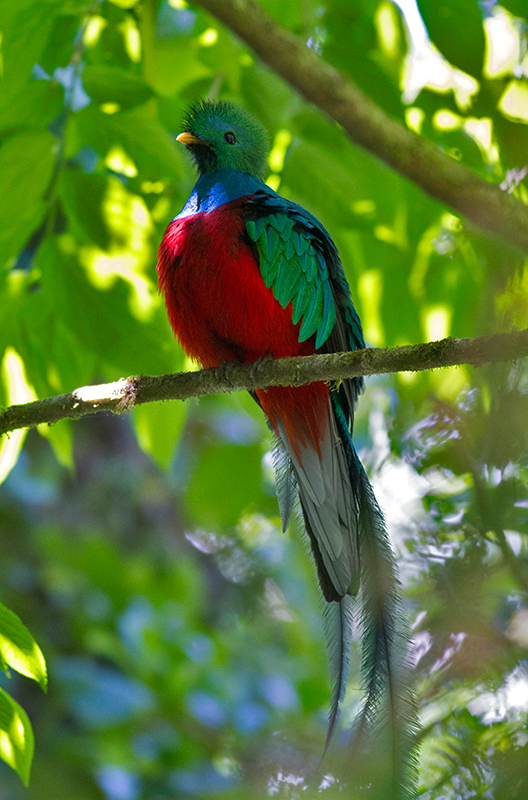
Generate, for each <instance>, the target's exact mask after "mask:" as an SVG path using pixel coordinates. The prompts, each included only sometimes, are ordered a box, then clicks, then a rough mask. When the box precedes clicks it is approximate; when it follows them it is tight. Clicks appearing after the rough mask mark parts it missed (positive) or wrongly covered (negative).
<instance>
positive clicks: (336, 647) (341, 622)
mask: <svg viewBox="0 0 528 800" xmlns="http://www.w3.org/2000/svg"><path fill="white" fill-rule="evenodd" d="M353 616H354V598H353V597H351V596H350V595H345V596H344V597H342V598H341V599H340V600H339V601H338V602H334V603H326V604H325V607H324V610H323V624H324V628H325V638H326V650H327V654H328V663H329V665H330V673H331V674H330V677H331V681H332V697H331V700H330V714H329V716H328V730H327V734H326V742H325V748H324V753H323V755H324V754H325V753H326V751H327V750H328V747H329V746H330V742H331V741H332V737H333V735H334V731H335V726H336V723H337V720H338V719H339V713H340V709H341V703H342V702H343V700H344V697H345V692H346V688H347V682H348V671H349V667H350V647H351V645H352V623H353Z"/></svg>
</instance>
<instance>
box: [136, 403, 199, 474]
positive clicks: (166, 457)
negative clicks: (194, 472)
mask: <svg viewBox="0 0 528 800" xmlns="http://www.w3.org/2000/svg"><path fill="white" fill-rule="evenodd" d="M187 410H188V404H186V403H182V402H181V401H177V400H175V401H173V402H159V403H146V404H145V405H142V406H136V408H134V413H133V415H132V420H133V423H134V428H135V430H136V435H137V438H138V442H139V445H140V447H141V448H142V450H144V452H145V453H148V455H149V456H151V457H152V458H153V459H154V461H155V462H156V463H157V464H159V466H160V467H162V469H167V467H168V466H169V464H170V463H171V461H172V458H173V456H174V451H175V449H176V446H177V444H178V442H179V440H180V436H181V433H182V430H183V425H184V422H185V420H186V418H187Z"/></svg>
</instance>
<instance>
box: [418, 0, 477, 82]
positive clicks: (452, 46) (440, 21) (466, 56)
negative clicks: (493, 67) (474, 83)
mask: <svg viewBox="0 0 528 800" xmlns="http://www.w3.org/2000/svg"><path fill="white" fill-rule="evenodd" d="M418 7H419V9H420V14H421V15H422V19H423V21H424V22H425V25H426V27H427V30H428V32H429V36H430V38H431V41H432V42H433V44H435V45H436V47H437V48H438V49H439V50H440V52H441V53H442V55H443V56H444V58H446V59H447V60H448V61H449V62H450V63H451V64H453V65H454V66H455V67H458V68H459V69H461V70H463V71H464V72H467V73H469V74H470V75H473V76H474V77H475V78H478V79H480V78H481V75H482V66H483V63H484V49H485V39H484V28H483V24H482V13H481V11H480V8H479V4H478V2H477V0H418Z"/></svg>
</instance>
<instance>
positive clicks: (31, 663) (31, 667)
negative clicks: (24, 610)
mask: <svg viewBox="0 0 528 800" xmlns="http://www.w3.org/2000/svg"><path fill="white" fill-rule="evenodd" d="M0 654H1V655H2V658H3V660H4V661H5V663H6V664H8V666H10V667H12V668H13V669H15V670H16V671H17V672H20V674H21V675H25V676H26V677H27V678H33V680H35V681H37V683H39V684H40V686H41V687H42V688H43V689H44V691H46V688H47V682H48V676H47V671H46V661H45V660H44V656H43V655H42V651H41V649H40V647H39V646H38V644H37V643H36V641H35V640H34V638H33V637H32V635H31V634H30V632H29V631H28V629H27V628H26V626H25V625H24V624H23V623H22V622H21V621H20V619H19V618H18V617H17V615H16V614H14V613H13V612H12V611H10V610H9V608H6V607H5V606H4V605H3V604H2V603H0Z"/></svg>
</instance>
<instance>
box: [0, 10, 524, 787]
mask: <svg viewBox="0 0 528 800" xmlns="http://www.w3.org/2000/svg"><path fill="white" fill-rule="evenodd" d="M262 5H263V7H265V8H266V9H267V10H268V11H269V12H270V14H271V15H272V16H273V17H274V18H275V19H276V20H277V21H278V22H280V24H282V25H283V26H285V27H287V28H289V29H291V30H292V31H293V32H295V33H296V34H298V35H299V36H300V37H301V39H303V40H304V41H306V42H307V44H308V46H310V47H312V48H313V49H314V50H315V51H316V52H317V53H318V54H319V55H320V56H321V57H322V58H324V59H326V60H327V61H329V62H330V63H332V64H333V65H335V66H336V67H338V68H339V69H340V70H342V71H343V72H344V73H345V74H346V75H348V76H349V77H350V78H351V79H353V80H354V81H355V82H356V83H357V84H358V85H359V86H360V87H361V88H362V89H363V90H364V91H365V92H366V93H367V94H368V95H370V97H372V98H373V99H374V100H375V102H376V103H378V104H379V105H380V106H381V107H382V108H383V109H384V110H385V111H386V112H387V113H389V114H390V115H391V116H393V117H395V118H397V119H398V120H400V122H401V124H402V125H407V126H409V127H410V128H412V129H413V130H416V131H417V132H419V133H420V135H421V136H423V137H426V138H427V139H430V140H432V141H433V142H434V143H435V144H437V145H438V147H440V148H442V149H443V150H444V152H446V153H447V154H448V155H450V156H451V157H452V158H453V159H456V160H459V161H462V163H464V164H466V165H467V166H468V167H469V168H471V170H473V171H474V172H475V173H477V174H478V175H480V176H481V177H482V178H483V179H485V180H487V181H491V182H493V183H496V184H499V185H501V187H502V188H503V189H504V191H509V192H513V193H514V194H515V195H516V196H517V197H518V199H519V202H526V200H527V197H528V194H527V188H526V183H525V181H524V178H525V175H526V168H527V163H528V162H527V153H528V127H527V123H528V81H527V76H528V56H527V55H526V42H527V27H528V23H527V18H526V8H525V4H524V2H523V1H522V0H507V1H506V0H505V1H504V2H503V3H502V4H501V5H500V6H499V5H496V4H494V3H493V1H491V2H482V3H480V4H477V3H476V2H474V1H473V0H456V2H455V0H442V2H436V1H435V2H433V0H420V2H419V6H420V10H421V12H422V16H423V18H424V20H425V22H426V23H427V25H428V29H429V33H430V36H431V39H432V41H433V42H434V44H435V45H436V47H437V48H438V49H434V48H433V47H432V45H431V44H430V42H429V41H428V40H427V39H426V38H425V37H424V34H423V29H422V28H421V27H420V26H419V20H418V19H417V17H416V15H415V11H414V10H413V8H412V7H411V6H410V4H409V8H407V7H406V11H407V15H406V20H407V22H405V19H404V17H403V16H402V14H401V12H400V10H399V8H398V7H397V6H395V5H393V4H391V3H390V2H387V0H381V2H379V0H357V1H356V2H354V3H351V2H349V0H327V2H324V0H323V1H322V2H320V1H318V2H315V0H303V2H302V3H301V2H289V3H278V2H276V1H275V0H264V2H262ZM0 21H1V31H2V33H1V57H2V61H1V64H2V69H1V78H0V84H1V85H0V139H1V146H0V186H1V187H2V189H1V193H0V219H1V223H0V269H1V272H0V293H1V302H0V320H1V321H0V361H1V364H2V380H1V383H0V403H2V404H3V405H8V404H10V403H14V402H24V401H26V400H28V399H31V398H32V397H35V396H38V397H46V396H50V395H55V394H60V393H63V392H67V391H71V390H72V389H74V388H76V387H78V386H81V385H85V384H88V383H91V382H94V381H97V382H102V381H110V380H115V379H117V378H120V377H122V376H127V375H129V374H139V373H144V374H157V373H162V372H172V371H178V370H181V369H184V368H190V366H191V365H189V364H187V363H186V362H185V359H184V357H183V355H182V353H181V351H180V349H179V347H178V345H177V344H176V343H175V342H174V340H173V337H172V334H171V332H170V329H169V326H168V323H167V321H166V318H165V311H164V308H163V306H162V302H161V300H160V298H159V297H158V294H157V289H156V285H155V271H154V265H155V253H156V247H157V244H158V242H159V240H160V239H161V236H162V234H163V231H164V228H165V226H166V225H167V223H168V222H169V220H170V219H171V217H172V216H174V214H175V213H177V211H178V210H179V209H180V208H181V206H182V205H183V203H184V201H185V199H186V197H187V195H188V193H189V191H190V189H191V187H192V184H193V182H194V174H193V170H192V168H191V166H190V164H189V163H188V161H187V159H186V156H185V153H184V152H183V148H181V147H180V146H178V145H177V143H175V139H174V136H175V134H177V133H178V132H179V120H180V119H181V117H182V113H183V111H184V109H185V107H186V106H187V105H188V104H189V103H190V102H191V101H193V100H196V99H198V98H200V97H203V96H204V95H206V94H208V93H209V94H210V95H212V96H218V97H222V98H225V99H231V100H235V101H236V102H240V103H241V104H243V105H244V106H245V107H247V108H248V109H249V110H250V111H252V112H254V113H255V114H256V115H257V116H258V117H259V118H260V119H261V120H262V122H263V123H264V124H265V126H266V127H267V128H268V130H269V132H270V136H271V139H272V142H273V149H272V152H271V156H270V160H269V167H270V175H269V182H270V184H271V185H272V186H273V187H274V188H277V189H278V190H279V191H280V192H281V193H283V194H285V195H286V196H288V197H291V198H292V199H294V200H296V201H298V202H300V203H302V204H303V205H305V206H306V207H308V208H309V209H310V210H311V211H312V212H313V213H315V214H316V215H317V216H318V217H319V218H320V219H321V220H322V222H323V223H324V224H325V225H326V226H327V227H328V229H329V230H330V231H331V234H332V236H333V237H334V239H335V241H336V243H337V245H338V247H339V249H340V252H341V254H342V258H343V262H344V265H345V268H346V271H347V275H348V278H349V281H350V284H351V288H352V294H353V297H354V300H355V302H356V305H357V308H358V310H359V312H360V315H361V317H362V320H363V324H364V328H365V334H366V339H367V341H368V342H369V344H370V345H376V346H377V345H396V344H406V343H413V342H418V341H426V340H429V339H438V338H442V337H443V336H446V335H454V336H466V337H467V336H476V335H480V334H487V333H492V332H495V331H500V330H508V329H509V328H511V326H512V325H517V326H526V322H527V320H526V317H527V313H528V306H527V300H526V297H527V289H528V273H527V271H526V265H525V257H524V254H522V253H519V252H518V251H517V250H516V249H514V248H513V247H512V246H510V245H509V244H508V242H505V241H500V240H498V239H497V238H494V237H491V236H488V235H486V234H485V233H483V232H482V231H477V230H475V229H473V228H471V227H470V226H467V225H465V224H464V221H463V220H461V219H460V218H459V217H458V216H457V215H456V214H455V213H454V212H453V211H452V210H450V209H448V208H446V207H443V206H442V205H441V204H439V203H438V202H436V201H434V200H433V199H431V198H429V197H427V196H426V195H425V194H423V192H422V191H421V190H420V189H419V188H418V187H417V186H415V185H411V184H410V183H409V182H407V181H406V180H404V179H403V178H401V177H400V176H399V175H397V174H396V173H394V172H392V171H391V170H390V169H389V168H388V167H386V166H384V165H383V164H382V163H381V162H379V161H377V160H375V159H374V158H373V157H372V156H370V155H368V154H367V153H365V152H364V151H362V150H360V149H359V148H357V147H355V146H354V145H353V144H351V143H350V142H349V141H348V140H347V139H346V137H345V136H344V134H343V132H342V131H341V130H340V129H339V128H338V127H337V126H336V125H335V124H333V123H332V122H331V121H330V120H328V119H327V118H325V117H324V116H323V115H322V114H321V113H320V112H319V111H318V110H317V109H316V108H315V107H312V106H308V105H307V104H306V103H305V102H304V101H303V100H302V99H301V98H300V97H299V96H298V95H297V94H296V93H295V92H294V91H293V90H292V89H291V88H290V87H288V86H287V85H286V84H285V83H283V82H282V80H280V79H279V78H278V77H277V76H276V75H274V74H273V72H272V71H270V70H269V69H267V68H265V67H264V66H262V64H261V63H260V62H259V61H258V60H256V58H255V57H254V56H253V55H252V53H251V52H250V51H249V50H248V49H247V48H246V47H245V46H244V44H243V43H242V42H241V41H240V40H238V39H236V38H234V36H233V35H232V34H231V33H230V32H229V30H227V29H225V28H224V27H223V26H222V25H220V24H219V23H218V22H217V21H216V20H215V19H214V18H213V17H211V16H210V15H208V14H207V13H206V12H205V11H203V10H202V9H201V8H200V7H199V6H198V5H191V4H187V3H185V2H183V1H182V0H161V2H157V0H112V1H110V0H103V2H92V3H88V2H84V1H83V0H17V2H16V3H14V2H11V0H3V2H1V3H0ZM440 53H441V54H442V55H440ZM444 57H445V58H444ZM253 405H254V404H252V402H251V401H250V399H249V398H248V397H245V396H243V395H233V396H215V397H209V398H207V399H202V400H201V401H200V402H189V403H186V404H183V403H170V404H151V405H148V406H143V407H141V408H138V409H136V410H135V411H134V413H133V414H132V415H131V416H130V417H127V418H117V417H115V418H114V417H111V418H108V417H106V418H105V417H101V416H99V417H97V418H96V417H94V418H90V419H85V420H83V421H81V422H76V423H75V424H74V425H72V424H69V423H68V422H67V421H63V422H60V423H58V424H57V425H55V426H53V427H45V426H41V427H40V428H39V429H38V430H32V431H30V432H29V433H28V434H27V437H25V433H23V432H19V433H15V434H12V435H11V436H10V437H9V438H5V439H4V440H3V442H2V449H1V451H0V474H1V477H2V478H4V479H5V480H4V483H3V485H2V487H1V490H0V529H1V537H2V560H1V566H0V570H1V584H0V585H1V589H0V600H1V601H2V602H3V603H4V604H5V605H6V606H8V607H9V608H11V609H12V610H13V611H14V612H16V613H17V614H18V615H19V616H20V618H21V619H22V620H23V622H24V623H25V624H26V625H27V626H28V628H29V629H30V631H31V633H32V634H33V635H34V637H35V638H36V640H37V641H38V643H39V645H40V646H41V648H42V650H43V652H44V655H45V657H46V660H47V663H48V671H49V691H48V694H47V695H44V694H43V693H42V692H41V691H40V689H39V687H38V686H36V684H35V683H33V682H31V681H29V680H28V679H27V678H26V677H23V676H21V675H18V674H17V673H16V672H11V677H10V678H8V677H7V676H6V677H5V678H4V679H3V680H2V684H1V685H2V687H3V688H4V689H5V690H6V691H8V692H9V693H10V694H11V695H12V696H13V697H14V698H15V699H16V700H17V701H18V702H19V703H20V704H21V706H22V707H23V708H24V709H25V710H26V711H27V713H28V715H29V718H30V720H31V723H32V726H33V729H34V733H35V741H36V748H35V756H34V762H33V767H32V775H31V781H30V784H29V787H28V788H26V787H24V786H23V785H22V783H21V782H20V780H19V778H18V777H17V775H16V774H15V773H14V772H13V771H11V770H10V769H9V767H8V766H6V765H4V764H3V763H0V798H2V800H4V798H5V800H26V798H39V800H46V799H47V798H56V797H75V798H76V800H92V798H94V799H95V798H107V799H108V800H139V799H140V798H141V800H147V799H148V800H154V799H155V800H161V799H162V798H180V797H181V798H190V797H208V796H219V797H226V798H238V797H247V796H252V797H253V796H254V797H264V796H279V797H297V796H301V795H302V796H306V795H307V793H309V792H311V791H314V792H316V791H317V790H318V789H319V790H324V791H326V793H327V794H329V795H330V796H331V795H332V794H335V793H337V792H338V791H341V793H342V795H343V796H347V794H346V788H344V787H346V768H345V767H344V766H343V765H344V764H346V742H347V736H346V722H347V721H349V720H350V719H351V717H352V715H353V711H354V707H355V705H356V704H357V703H358V702H359V700H360V694H359V691H358V666H359V654H358V653H357V652H356V651H355V650H354V653H353V661H352V672H351V681H350V691H349V695H348V700H347V704H346V709H345V714H344V724H343V735H342V736H341V738H340V739H339V740H338V741H337V742H336V744H335V747H334V749H333V752H332V753H331V754H330V756H329V758H328V760H327V762H326V763H325V770H326V772H327V773H328V775H327V776H326V777H324V776H323V771H319V772H317V771H316V770H317V766H318V762H319V758H320V754H321V751H322V746H323V742H324V735H325V714H326V709H327V704H328V698H329V687H328V677H327V671H326V669H327V668H326V659H325V653H324V648H323V644H322V642H323V636H322V631H321V625H320V619H319V599H318V596H317V592H316V589H315V582H314V580H313V576H312V570H311V567H310V565H309V559H308V558H307V554H306V552H305V547H304V545H303V544H302V542H301V536H300V532H299V530H298V529H297V528H296V526H292V530H290V531H289V533H288V534H287V535H283V534H282V533H281V532H280V525H279V522H278V516H277V508H276V504H275V499H274V495H273V483H272V476H271V467H270V457H269V447H270V441H269V435H268V432H267V429H266V427H265V425H264V423H263V420H262V419H261V418H260V415H259V413H258V409H257V408H256V407H253ZM527 411H528V400H527V383H526V375H525V372H524V370H523V367H522V365H518V364H516V365H505V366H495V367H493V368H491V367H490V368H485V369H484V368H482V369H478V370H472V369H470V368H456V369H455V368H452V369H444V370H439V371H435V372H431V373H428V374H425V373H424V374H405V373H403V374H399V375H396V376H392V377H390V378H386V379H385V378H384V379H370V380H369V382H368V389H367V392H366V397H364V398H363V399H362V401H361V403H360V408H359V413H358V418H357V423H356V434H355V435H356V441H357V444H358V446H359V448H360V449H362V450H363V456H364V460H365V463H366V464H367V465H368V468H369V471H370V472H371V474H372V477H373V481H374V485H375V488H376V491H377V494H378V497H379V500H380V502H381V504H382V506H383V507H384V508H385V510H386V513H387V518H388V525H389V530H390V533H391V537H392V539H393V543H394V546H395V547H396V549H397V551H398V556H399V561H400V565H401V572H402V577H403V579H404V582H405V588H406V596H407V598H408V599H407V607H408V612H409V616H410V619H411V621H412V623H413V625H414V632H415V642H416V661H417V667H416V669H417V679H418V691H419V698H418V699H419V703H420V709H421V721H422V724H423V729H422V732H421V736H420V738H421V755H420V781H421V795H420V796H421V797H423V798H426V799H427V800H433V799H434V798H436V799H437V800H440V798H449V799H450V800H451V798H473V797H486V798H494V799H495V800H515V798H524V797H526V796H527V794H528V767H527V765H528V731H527V730H526V714H527V711H528V662H527V648H528V608H527V603H526V593H527V590H528V571H527V563H526V562H527V538H526V536H527V527H526V526H527V508H528V491H527V481H528V470H527V467H528V464H527V459H526V419H527Z"/></svg>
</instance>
